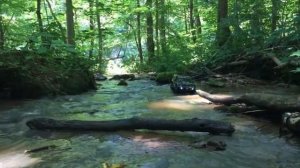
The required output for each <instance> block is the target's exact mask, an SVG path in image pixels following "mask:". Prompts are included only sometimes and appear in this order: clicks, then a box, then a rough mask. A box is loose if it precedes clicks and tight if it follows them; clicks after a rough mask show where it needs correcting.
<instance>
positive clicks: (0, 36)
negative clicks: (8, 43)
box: [0, 2, 5, 50]
mask: <svg viewBox="0 0 300 168" xmlns="http://www.w3.org/2000/svg"><path fill="white" fill-rule="evenodd" d="M0 13H1V2H0ZM4 44H5V37H4V26H3V16H2V15H0V50H4Z"/></svg>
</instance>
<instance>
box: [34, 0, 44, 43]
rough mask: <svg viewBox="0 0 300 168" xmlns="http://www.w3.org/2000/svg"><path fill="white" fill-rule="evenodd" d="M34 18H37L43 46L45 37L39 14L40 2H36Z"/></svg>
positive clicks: (38, 0)
mask: <svg viewBox="0 0 300 168" xmlns="http://www.w3.org/2000/svg"><path fill="white" fill-rule="evenodd" d="M36 16H37V21H38V26H39V32H40V36H41V43H42V45H45V44H46V39H45V35H44V27H43V19H42V14H41V0H37V1H36Z"/></svg>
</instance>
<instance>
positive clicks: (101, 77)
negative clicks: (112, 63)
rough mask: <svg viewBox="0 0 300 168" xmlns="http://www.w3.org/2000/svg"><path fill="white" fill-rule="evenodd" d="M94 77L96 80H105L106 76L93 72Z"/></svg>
mask: <svg viewBox="0 0 300 168" xmlns="http://www.w3.org/2000/svg"><path fill="white" fill-rule="evenodd" d="M94 78H95V80H96V81H105V80H107V77H106V76H104V75H102V74H101V73H95V74H94Z"/></svg>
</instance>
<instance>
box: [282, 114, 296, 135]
mask: <svg viewBox="0 0 300 168" xmlns="http://www.w3.org/2000/svg"><path fill="white" fill-rule="evenodd" d="M282 125H283V127H284V128H287V129H288V130H289V131H291V132H292V133H295V134H298V135H300V112H294V113H291V112H286V113H284V114H283V116H282Z"/></svg>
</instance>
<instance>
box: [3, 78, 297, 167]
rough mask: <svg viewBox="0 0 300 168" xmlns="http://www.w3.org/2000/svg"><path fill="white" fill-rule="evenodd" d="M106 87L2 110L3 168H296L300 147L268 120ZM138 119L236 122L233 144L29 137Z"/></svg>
mask: <svg viewBox="0 0 300 168" xmlns="http://www.w3.org/2000/svg"><path fill="white" fill-rule="evenodd" d="M116 84H117V81H106V82H103V83H102V86H100V87H99V88H100V89H98V90H97V91H91V92H88V93H85V94H81V95H75V96H60V97H57V98H44V99H39V100H27V101H26V100H25V101H21V102H17V101H14V102H5V103H3V104H0V168H19V167H33V168H52V167H53V168H102V167H105V164H110V165H112V164H114V165H124V166H125V167H126V168H202V167H203V168H229V167H232V168H296V167H300V160H299V155H300V141H299V139H295V138H293V139H287V138H279V137H278V126H277V125H274V124H272V123H271V122H269V121H266V120H263V119H255V118H252V117H248V116H241V115H230V114H226V113H224V112H219V111H216V110H214V107H215V105H211V104H207V102H206V101H205V100H204V99H201V98H200V97H199V96H175V95H173V94H172V93H171V91H170V89H169V86H168V85H163V86H157V85H156V84H155V83H154V82H152V81H148V80H138V81H131V82H129V85H128V87H121V86H117V85H116ZM133 116H140V117H148V118H150V117H151V118H164V119H185V118H194V117H197V118H206V119H214V120H222V121H227V122H231V123H232V124H233V125H234V126H235V128H236V132H235V133H234V134H233V136H212V135H209V134H207V133H195V132H169V131H147V130H139V131H135V132H130V131H128V132H127V131H121V132H111V133H107V132H106V133H103V132H50V131H34V130H29V129H28V128H27V126H26V125H25V122H26V121H28V120H29V119H31V118H36V117H51V118H55V119H77V120H112V119H122V118H129V117H133ZM208 140H214V141H219V140H220V141H224V142H225V143H226V144H227V148H226V150H225V151H208V150H205V149H197V148H194V147H192V146H191V144H192V143H193V142H195V141H208ZM53 144H54V145H56V146H57V148H53V149H49V150H44V151H40V152H36V153H32V154H27V153H24V151H25V150H29V149H34V148H38V147H42V146H47V145H53Z"/></svg>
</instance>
